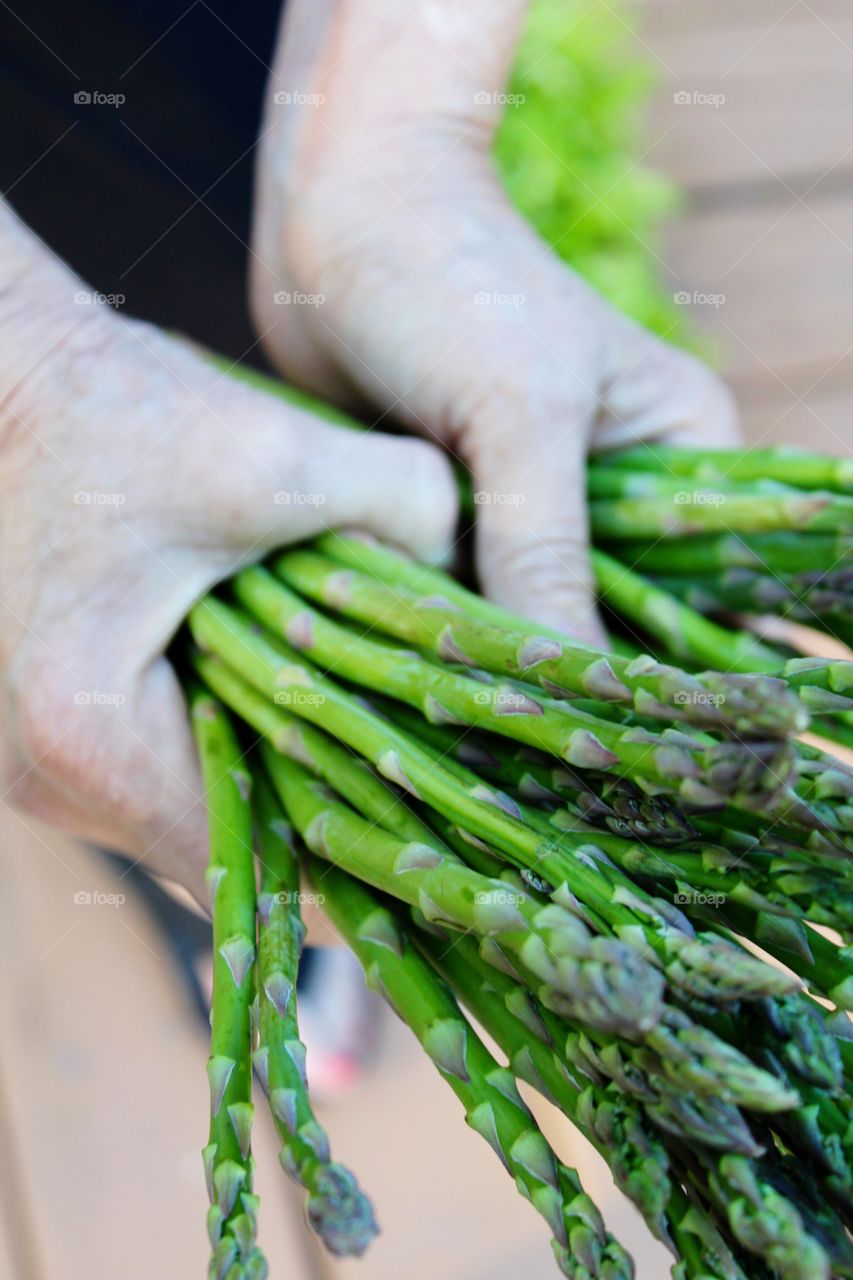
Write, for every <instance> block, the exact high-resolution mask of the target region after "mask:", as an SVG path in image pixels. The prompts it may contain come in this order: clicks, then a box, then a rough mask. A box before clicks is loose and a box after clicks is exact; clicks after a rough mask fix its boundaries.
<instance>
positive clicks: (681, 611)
mask: <svg viewBox="0 0 853 1280" xmlns="http://www.w3.org/2000/svg"><path fill="white" fill-rule="evenodd" d="M592 564H593V568H594V570H595V577H596V581H597V583H598V590H599V594H600V596H601V599H602V600H603V602H604V603H605V604H606V605H608V607H609V608H611V609H614V610H615V611H616V612H617V613H619V614H621V615H622V616H623V617H625V618H627V619H628V621H629V622H631V623H633V624H635V625H636V626H638V627H641V628H642V629H643V630H644V631H648V633H649V634H650V635H652V636H654V638H655V639H656V640H657V641H659V642H660V643H661V644H662V645H663V646H664V647H665V648H666V649H667V650H668V652H669V653H671V654H674V655H675V657H677V658H679V659H681V660H682V661H683V660H688V661H692V662H696V663H699V664H700V665H703V666H704V665H707V666H711V667H720V668H722V669H723V670H724V671H733V672H741V673H743V674H746V675H750V674H753V673H756V672H759V673H762V674H764V675H770V676H774V675H778V674H779V672H780V669H781V667H782V665H783V662H784V659H783V658H782V657H781V656H780V655H779V654H777V653H775V652H774V650H773V649H771V648H770V647H769V646H768V645H765V644H762V642H761V641H760V640H759V639H758V638H757V637H756V636H754V635H753V634H752V633H751V632H749V631H730V630H728V628H726V627H721V626H719V625H718V624H717V623H716V622H712V621H711V620H710V619H709V618H705V617H703V616H702V614H701V613H697V611H696V610H695V609H691V608H690V607H689V605H686V604H682V602H681V601H680V600H677V599H676V598H675V597H674V596H672V595H670V594H669V592H666V591H663V590H662V589H661V588H660V587H656V586H655V584H654V583H653V582H651V581H649V579H648V578H644V577H642V576H641V575H640V574H638V573H635V572H634V571H633V570H632V569H629V568H628V567H627V565H625V564H623V563H621V562H620V561H618V560H614V559H613V557H612V556H608V555H605V554H604V552H603V551H594V552H593V553H592Z"/></svg>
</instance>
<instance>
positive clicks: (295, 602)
mask: <svg viewBox="0 0 853 1280" xmlns="http://www.w3.org/2000/svg"><path fill="white" fill-rule="evenodd" d="M234 590H235V592H236V594H237V596H238V598H239V600H240V602H241V603H242V604H243V605H244V606H245V607H246V608H248V609H249V610H250V612H252V613H253V614H254V615H255V617H256V618H258V620H259V621H261V622H263V623H264V624H265V625H266V626H268V627H269V628H270V629H271V630H272V632H273V634H275V635H283V636H284V637H285V639H286V640H287V641H288V643H289V644H291V645H292V646H294V647H295V648H297V649H298V650H299V651H300V652H302V653H305V654H307V655H308V656H309V657H310V658H311V659H312V660H313V661H316V662H319V663H320V664H321V665H324V666H326V667H327V668H333V669H334V670H335V672H336V674H337V675H338V676H339V677H344V678H348V679H351V680H353V681H355V682H356V683H358V684H362V685H367V687H368V688H372V689H377V690H378V691H379V692H382V693H387V694H390V695H391V696H392V697H398V698H400V699H401V700H402V701H404V702H408V703H410V705H413V706H415V707H418V708H419V709H420V710H422V711H423V712H424V714H425V715H426V717H427V719H433V720H438V721H440V722H441V721H448V720H449V721H451V722H454V721H455V722H457V723H462V724H474V725H480V726H481V727H484V728H491V729H493V730H494V731H495V732H499V733H502V734H504V735H505V736H507V737H511V738H514V739H516V740H517V741H519V742H524V743H527V744H528V745H530V746H535V747H540V748H542V749H543V750H545V751H549V752H551V753H552V754H553V755H556V756H558V757H559V758H560V759H563V760H566V761H568V763H569V764H573V765H576V766H577V767H578V768H583V769H604V770H610V769H613V770H614V771H615V772H617V773H620V774H622V773H624V774H627V775H628V776H630V777H633V778H634V779H635V780H636V781H638V782H640V783H641V784H645V785H646V786H647V787H652V788H657V789H663V790H668V791H670V792H672V793H674V794H681V795H683V796H685V797H686V798H687V799H689V800H691V801H692V802H693V803H702V802H703V801H704V802H705V803H706V804H710V803H717V802H718V801H719V799H720V797H721V796H723V795H727V794H742V795H744V796H745V797H746V798H749V797H752V796H757V795H759V794H761V793H762V792H764V791H767V790H770V791H773V790H775V789H777V788H778V786H779V785H780V783H781V782H782V781H783V777H780V776H779V772H778V770H780V769H781V768H783V767H784V765H783V764H782V762H783V761H785V763H787V756H786V754H785V751H784V749H783V748H780V747H777V746H775V745H773V744H771V743H755V744H751V745H750V746H749V747H748V748H747V747H746V746H745V745H743V744H740V743H734V742H721V743H717V742H713V743H712V744H711V745H707V746H706V745H704V744H703V745H702V746H701V747H699V748H698V749H694V747H693V744H692V743H691V741H690V739H688V738H685V737H679V736H678V735H676V734H675V733H674V731H671V730H665V731H664V733H663V734H661V735H660V736H659V737H658V736H655V735H653V734H650V733H647V732H646V731H645V730H642V729H636V728H632V729H628V730H623V729H622V728H621V727H619V726H614V724H613V723H612V722H610V721H606V720H602V719H599V718H597V717H595V716H591V715H589V714H588V713H586V712H579V711H576V710H574V708H573V707H572V706H571V705H569V704H560V707H559V709H556V708H552V707H548V706H543V705H542V703H541V702H540V701H538V700H535V699H532V698H530V697H528V696H527V695H526V694H524V693H522V692H520V691H518V690H517V689H515V688H513V687H512V686H509V685H507V686H504V685H495V686H489V685H484V684H481V683H480V682H478V681H476V680H473V679H471V678H469V677H468V676H460V675H455V674H454V673H452V672H450V671H446V670H441V669H440V668H438V667H435V666H433V665H432V664H430V663H428V662H426V661H425V660H424V659H422V658H420V657H419V656H418V655H417V654H410V655H409V654H407V653H404V652H401V651H400V650H399V649H397V648H394V647H392V646H389V645H382V644H378V643H377V642H376V641H373V640H370V639H367V638H365V637H361V636H355V635H352V634H351V633H350V632H349V631H347V630H346V629H345V628H343V627H341V626H339V625H338V624H336V623H334V622H331V621H329V620H328V619H327V618H325V617H323V615H322V614H320V613H318V612H317V611H316V610H314V609H311V608H310V607H309V606H308V605H307V604H306V603H305V602H304V601H303V600H302V599H301V598H300V597H299V596H297V595H295V594H294V593H293V592H291V591H289V590H288V589H287V588H286V587H284V586H282V585H280V584H279V583H278V582H277V581H276V580H275V579H274V578H273V577H272V576H271V575H270V574H269V573H267V572H266V571H265V570H263V569H257V568H252V569H245V570H243V572H242V573H240V574H238V576H237V577H236V578H235V580H234Z"/></svg>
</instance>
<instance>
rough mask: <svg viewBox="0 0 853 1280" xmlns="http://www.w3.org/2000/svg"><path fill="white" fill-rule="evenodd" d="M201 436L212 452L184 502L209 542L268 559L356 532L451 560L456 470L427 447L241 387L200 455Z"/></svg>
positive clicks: (222, 409)
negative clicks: (311, 540) (289, 546)
mask: <svg viewBox="0 0 853 1280" xmlns="http://www.w3.org/2000/svg"><path fill="white" fill-rule="evenodd" d="M200 431H201V432H203V433H204V435H205V437H206V439H205V446H206V452H205V453H200V451H199V449H198V448H197V447H193V456H194V459H195V462H194V468H193V473H192V474H193V482H194V483H193V485H192V487H191V489H187V488H186V487H185V489H184V493H183V495H182V496H181V498H180V501H182V502H183V504H184V506H185V508H186V516H187V519H188V520H189V521H190V523H191V524H192V525H193V527H194V529H195V530H196V531H197V532H202V533H203V534H204V535H205V537H206V538H211V537H212V538H214V539H217V540H219V541H220V542H222V543H224V544H225V545H227V546H230V547H234V548H236V549H240V550H242V549H243V548H244V547H249V548H252V549H256V550H257V551H258V552H259V553H260V552H262V551H264V550H266V549H268V548H271V547H273V546H277V545H281V544H282V543H284V542H290V541H295V540H297V539H301V538H307V537H311V536H312V535H313V534H315V533H318V532H319V531H320V530H322V529H328V528H334V527H338V526H342V525H348V526H359V527H362V528H364V529H367V530H369V531H370V532H372V533H374V534H376V535H377V536H378V537H380V538H384V539H387V540H389V541H393V542H396V543H398V544H400V545H401V546H403V547H404V548H405V549H406V550H408V551H410V552H411V553H412V554H413V555H415V556H418V557H419V558H421V559H424V560H437V559H441V558H443V557H444V556H445V555H446V553H447V551H448V549H449V547H450V545H451V542H452V539H453V534H454V530H455V525H456V518H457V491H456V485H455V481H454V478H453V473H452V469H451V466H450V463H449V461H448V459H447V457H446V456H445V455H444V454H443V453H442V452H441V450H439V449H437V448H436V447H435V446H434V445H432V444H429V443H428V442H426V441H424V440H418V439H414V438H411V437H408V436H391V435H386V434H384V433H382V432H380V431H375V430H364V431H358V430H348V429H346V428H342V427H337V426H333V425H330V424H329V423H326V422H323V421H322V420H321V419H319V418H317V417H316V416H315V415H313V414H311V413H308V412H306V411H304V410H301V409H297V408H292V407H288V408H286V409H283V408H282V406H281V405H280V404H278V403H277V402H276V401H275V400H273V399H272V398H271V397H269V396H267V395H265V394H264V393H263V392H260V391H255V390H253V389H249V388H246V387H234V386H233V384H229V385H228V386H227V387H226V388H224V389H223V390H222V392H221V393H220V404H219V405H218V407H217V409H216V413H215V417H214V416H213V415H211V416H210V417H209V418H208V419H207V421H206V422H204V424H203V425H201V426H200V428H197V429H196V431H194V432H192V433H190V445H191V446H194V445H195V441H196V440H197V439H198V435H199V433H200ZM212 444H215V447H214V448H211V445H212ZM202 459H205V461H202Z"/></svg>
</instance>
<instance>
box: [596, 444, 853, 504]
mask: <svg viewBox="0 0 853 1280" xmlns="http://www.w3.org/2000/svg"><path fill="white" fill-rule="evenodd" d="M599 461H600V462H601V464H602V465H603V466H606V467H614V468H615V467H618V468H620V469H624V470H626V471H664V472H666V473H668V474H669V475H678V476H689V477H696V478H697V479H700V480H713V479H716V478H718V477H723V478H728V479H730V480H735V481H738V482H747V483H748V482H750V481H752V480H776V481H778V482H779V483H780V484H791V485H795V486H798V487H799V488H802V489H830V490H833V491H837V492H838V493H851V494H853V461H851V459H850V458H835V457H832V456H830V455H829V454H821V453H811V452H809V451H808V450H806V449H796V448H794V447H793V446H791V445H776V446H774V447H773V448H770V449H756V448H751V449H689V448H683V447H680V446H678V445H664V444H657V443H655V444H643V445H638V446H637V447H636V448H632V449H620V450H619V451H618V452H613V453H607V454H602V455H601V457H600V459H599Z"/></svg>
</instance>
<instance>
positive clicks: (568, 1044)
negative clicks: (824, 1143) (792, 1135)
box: [425, 938, 799, 1154]
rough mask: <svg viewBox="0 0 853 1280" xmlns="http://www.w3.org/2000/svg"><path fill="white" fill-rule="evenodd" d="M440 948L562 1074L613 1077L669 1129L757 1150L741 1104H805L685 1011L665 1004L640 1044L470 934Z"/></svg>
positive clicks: (713, 1142) (786, 1106)
mask: <svg viewBox="0 0 853 1280" xmlns="http://www.w3.org/2000/svg"><path fill="white" fill-rule="evenodd" d="M425 945H426V944H425ZM435 945H436V946H438V944H435ZM440 950H441V954H442V955H444V954H445V953H448V955H449V953H450V952H451V951H452V952H453V956H454V959H453V964H454V966H456V967H458V966H460V965H462V966H464V967H465V968H466V969H467V970H468V971H469V972H470V974H471V980H472V981H478V982H479V983H480V984H481V985H482V986H484V987H486V988H487V989H488V990H491V991H494V992H496V993H497V994H498V995H499V996H500V997H501V999H502V1000H503V1002H504V1004H505V1005H506V1007H507V1009H508V1010H509V1011H510V1013H512V1014H514V1015H515V1016H516V1017H518V1018H520V1019H521V1020H522V1021H523V1022H524V1023H525V1025H526V1026H527V1027H528V1029H529V1030H532V1032H533V1033H534V1035H538V1036H539V1038H540V1039H542V1040H543V1041H544V1042H545V1043H546V1044H547V1045H548V1047H549V1050H550V1051H551V1052H552V1053H553V1054H554V1055H555V1057H556V1065H557V1069H558V1071H559V1072H560V1073H562V1074H564V1073H565V1070H566V1069H567V1068H568V1070H569V1072H570V1073H571V1074H573V1075H576V1074H579V1075H581V1076H583V1077H584V1078H588V1079H591V1080H593V1081H596V1082H601V1081H602V1080H612V1081H614V1082H615V1083H616V1084H618V1085H619V1087H620V1088H621V1089H623V1091H624V1092H625V1093H627V1094H629V1095H631V1096H635V1097H636V1098H637V1099H638V1101H640V1102H642V1104H643V1106H644V1107H645V1108H646V1110H647V1111H648V1112H649V1114H650V1115H651V1116H652V1117H653V1118H654V1120H655V1123H656V1124H659V1125H660V1127H661V1128H664V1129H666V1130H668V1131H669V1132H675V1133H679V1134H681V1135H683V1136H686V1137H689V1138H690V1139H695V1140H697V1141H700V1142H703V1143H706V1144H710V1145H711V1146H718V1147H722V1148H723V1149H724V1150H738V1151H743V1152H746V1153H747V1154H754V1153H755V1151H756V1149H757V1148H756V1144H755V1140H754V1138H753V1137H752V1134H751V1133H750V1131H749V1129H748V1128H747V1127H746V1125H745V1122H744V1121H743V1118H742V1117H741V1115H740V1114H739V1112H738V1110H737V1107H739V1106H743V1107H745V1108H748V1109H750V1110H755V1111H762V1112H763V1111H776V1110H789V1109H791V1108H792V1107H794V1106H796V1105H797V1104H798V1103H799V1095H798V1094H797V1093H796V1091H795V1090H793V1089H792V1088H791V1087H790V1085H788V1084H785V1083H781V1084H780V1081H779V1080H778V1078H774V1077H773V1076H772V1075H771V1074H770V1073H768V1071H766V1070H764V1069H763V1068H762V1067H757V1066H756V1065H755V1064H754V1063H752V1062H750V1061H749V1059H748V1058H746V1057H745V1056H744V1055H743V1054H742V1053H740V1052H739V1051H738V1050H737V1049H735V1048H733V1047H732V1046H731V1045H729V1044H727V1043H726V1042H725V1041H722V1040H720V1038H719V1037H718V1036H716V1035H715V1034H714V1033H713V1032H712V1031H709V1030H707V1029H706V1028H704V1027H702V1026H699V1025H697V1024H696V1023H694V1022H692V1021H691V1019H690V1017H689V1016H688V1015H687V1014H686V1013H684V1012H683V1011H681V1010H679V1009H676V1008H673V1007H671V1006H666V1007H665V1009H664V1013H663V1017H662V1018H661V1020H660V1022H659V1023H658V1024H657V1025H656V1026H655V1027H653V1028H651V1030H649V1031H648V1032H646V1034H645V1036H644V1037H643V1040H642V1042H641V1043H640V1044H636V1045H634V1044H630V1043H627V1042H625V1041H624V1040H619V1039H618V1038H617V1037H616V1036H615V1035H613V1034H609V1033H607V1032H603V1031H601V1030H600V1029H597V1028H590V1027H584V1026H581V1025H580V1024H578V1023H577V1022H576V1021H574V1020H571V1019H566V1018H565V1017H563V1016H562V1015H559V1016H558V1015H557V1014H555V1013H554V1011H553V1010H552V1009H550V1008H549V1007H548V1005H547V1004H542V1003H541V1002H539V1001H537V1000H536V999H535V998H534V997H533V995H532V994H531V992H530V991H529V990H526V989H525V988H524V987H523V986H522V985H520V982H521V980H523V979H524V977H525V975H524V973H523V971H522V970H521V968H520V967H518V966H516V971H515V974H514V976H513V975H512V974H508V973H506V972H504V971H503V970H501V969H500V968H499V967H498V966H496V965H489V964H487V962H486V961H485V960H484V959H483V957H482V956H481V955H480V954H479V953H478V952H477V948H476V946H475V944H474V943H473V942H472V941H471V940H470V939H469V938H454V939H452V940H450V941H446V940H445V941H442V943H441V946H440ZM442 963H445V962H444V961H442ZM446 963H447V964H448V965H449V964H450V963H451V961H450V959H448V960H447V962H446ZM496 970H497V972H496ZM454 974H455V968H454ZM454 982H456V977H455V976H454ZM460 983H461V979H460ZM715 1122H716V1123H717V1126H718V1127H717V1131H716V1132H715V1131H714V1130H713V1127H712V1126H713V1124H714V1123H715Z"/></svg>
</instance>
